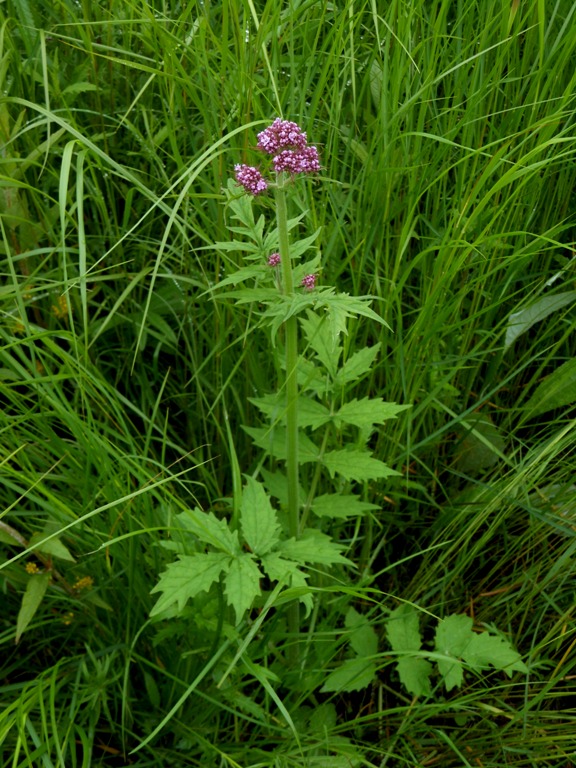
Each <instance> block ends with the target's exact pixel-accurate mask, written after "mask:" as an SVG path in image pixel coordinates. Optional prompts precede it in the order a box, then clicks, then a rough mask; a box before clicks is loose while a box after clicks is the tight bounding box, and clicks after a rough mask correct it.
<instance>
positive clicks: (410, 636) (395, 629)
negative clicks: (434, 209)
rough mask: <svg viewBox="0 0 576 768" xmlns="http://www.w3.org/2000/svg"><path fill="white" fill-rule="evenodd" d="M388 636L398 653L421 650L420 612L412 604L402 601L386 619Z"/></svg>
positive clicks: (393, 648)
mask: <svg viewBox="0 0 576 768" xmlns="http://www.w3.org/2000/svg"><path fill="white" fill-rule="evenodd" d="M386 637H387V638H388V642H389V643H390V645H391V646H392V650H393V651H396V652H397V653H402V652H403V651H419V650H420V646H421V645H422V636H421V635H420V614H419V612H418V611H417V610H416V608H413V607H412V606H411V605H408V604H406V603H402V605H399V606H398V608H395V609H394V610H393V611H392V612H391V613H390V616H389V617H388V618H387V619H386Z"/></svg>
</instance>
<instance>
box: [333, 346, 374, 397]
mask: <svg viewBox="0 0 576 768" xmlns="http://www.w3.org/2000/svg"><path fill="white" fill-rule="evenodd" d="M381 346H382V345H381V344H380V342H378V344H374V346H373V347H364V348H363V349H361V350H359V351H358V352H355V353H354V354H353V355H352V356H351V357H349V358H348V360H346V362H345V363H344V365H343V366H342V368H340V370H339V371H338V373H337V374H336V378H335V380H334V381H335V383H336V384H337V385H338V386H340V387H342V386H344V385H345V384H351V383H352V382H354V381H358V379H359V378H360V377H361V376H364V374H366V373H368V372H369V371H370V369H371V368H372V365H373V363H374V361H375V360H376V357H377V356H378V352H379V351H380V347H381Z"/></svg>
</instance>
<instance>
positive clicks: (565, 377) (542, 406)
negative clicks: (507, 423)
mask: <svg viewBox="0 0 576 768" xmlns="http://www.w3.org/2000/svg"><path fill="white" fill-rule="evenodd" d="M574 402H576V358H575V359H572V360H568V361H567V362H566V363H564V364H563V365H561V366H560V367H559V368H557V369H556V370H555V371H553V372H552V373H551V374H550V375H549V376H546V378H545V379H544V380H543V381H542V382H541V384H539V385H538V387H537V388H536V391H535V392H534V394H533V395H532V397H531V398H530V400H529V401H528V402H527V403H526V406H525V407H526V410H527V411H528V412H529V414H530V416H538V415H539V414H541V413H546V411H551V410H552V409H553V408H563V407H564V406H565V405H571V404H572V403H574Z"/></svg>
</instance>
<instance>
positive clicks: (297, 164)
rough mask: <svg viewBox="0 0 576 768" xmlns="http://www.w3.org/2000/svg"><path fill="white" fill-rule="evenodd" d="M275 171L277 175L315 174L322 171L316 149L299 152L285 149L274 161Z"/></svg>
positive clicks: (305, 148) (308, 148) (309, 148)
mask: <svg viewBox="0 0 576 768" xmlns="http://www.w3.org/2000/svg"><path fill="white" fill-rule="evenodd" d="M272 162H273V164H274V170H275V171H276V172H277V173H280V171H286V172H288V173H314V171H319V170H320V160H319V158H318V150H317V149H316V147H304V149H299V150H297V151H295V150H292V149H285V150H283V151H282V152H279V153H278V154H277V155H276V156H275V157H274V159H273V161H272Z"/></svg>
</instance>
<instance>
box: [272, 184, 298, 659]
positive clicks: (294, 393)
mask: <svg viewBox="0 0 576 768" xmlns="http://www.w3.org/2000/svg"><path fill="white" fill-rule="evenodd" d="M276 182H277V183H276V190H275V196H276V220H277V223H278V242H279V250H280V259H281V265H282V292H283V293H284V295H285V296H291V295H292V294H293V293H294V279H293V276H292V262H291V259H290V240H289V237H288V211H287V206H286V192H285V184H286V177H285V175H284V174H282V173H279V174H277V175H276ZM284 331H285V334H286V382H285V384H286V477H287V483H288V525H289V529H290V535H291V536H293V537H294V538H296V539H297V538H298V537H299V535H300V508H299V497H300V493H299V487H300V484H299V472H298V378H297V364H298V321H297V319H296V317H290V318H288V320H286V322H285V323H284ZM288 627H289V630H290V634H291V635H292V636H293V643H292V644H291V646H290V652H289V659H290V664H291V666H292V667H296V666H298V665H299V659H300V652H299V647H298V638H299V636H300V606H299V604H298V601H296V600H295V601H294V602H293V603H292V604H291V605H290V606H289V607H288Z"/></svg>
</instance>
